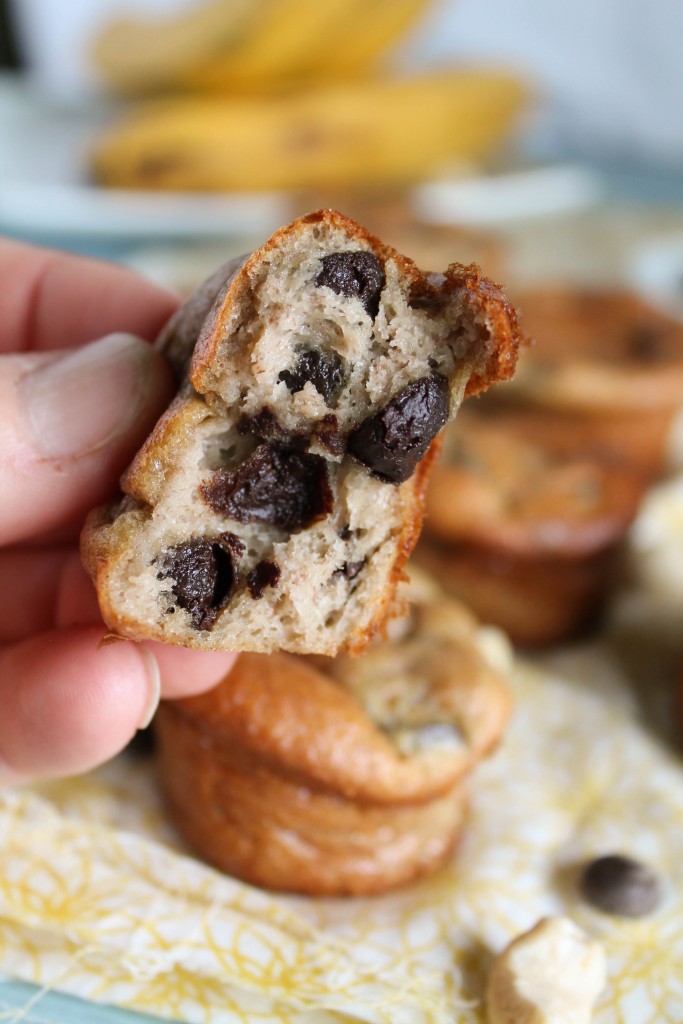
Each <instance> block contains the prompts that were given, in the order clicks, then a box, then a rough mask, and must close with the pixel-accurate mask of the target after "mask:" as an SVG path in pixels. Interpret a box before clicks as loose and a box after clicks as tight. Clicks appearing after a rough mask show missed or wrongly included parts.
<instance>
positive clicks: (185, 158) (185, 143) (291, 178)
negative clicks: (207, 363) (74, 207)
mask: <svg viewBox="0 0 683 1024" xmlns="http://www.w3.org/2000/svg"><path fill="white" fill-rule="evenodd" d="M524 95H525V90H524V87H523V86H522V84H521V83H520V81H519V80H518V79H517V78H515V77H513V76H510V75H505V74H494V73H489V72H476V71H468V72H465V71H463V72H457V73H456V72H453V73H448V74H441V75H437V76H430V77H420V78H413V79H394V80H391V79H382V80H371V81H366V82H354V83H353V84H350V85H344V86H341V85H339V86H328V87H326V88H322V87H318V88H315V89H309V90H307V91H304V92H297V93H293V94H289V95H282V96H279V97H268V98H265V97H260V98H259V97H253V96H252V97H248V98H243V99H239V98H231V99H228V98H225V99H217V98H197V99H179V100H168V101H164V102H159V103H154V104H151V105H148V106H147V107H146V108H142V109H140V110H138V112H137V113H134V114H132V115H130V116H129V117H128V118H127V119H126V120H124V121H123V122H122V123H121V124H119V125H118V126H116V127H113V128H112V129H111V130H110V131H109V133H108V134H107V135H105V136H104V138H102V140H101V141H100V142H99V144H98V145H97V147H96V149H95V152H94V160H93V163H94V170H95V174H96V176H97V178H98V179H99V180H100V181H101V182H103V183H105V184H107V185H111V186H118V187H128V188H141V189H170V190H178V189H181V190H196V191H204V190H206V191H232V190H237V191H244V190H248V191H253V190H272V189H287V188H301V187H304V188H305V187H320V186H323V187H331V186H335V187H336V186H346V185H357V184H372V183H388V182H395V183H399V182H409V181H414V180H418V179H420V178H423V177H425V176H426V175H429V174H432V173H434V172H435V171H437V170H438V168H439V167H440V166H441V165H443V164H444V163H446V162H450V161H453V160H458V159H467V160H471V159H478V158H481V157H484V156H485V155H486V154H487V153H488V152H489V151H491V150H492V149H493V148H494V147H495V146H496V145H497V144H498V143H499V142H500V140H501V138H502V136H503V135H504V133H505V131H506V130H507V129H508V128H509V127H510V124H511V121H512V119H513V117H514V115H515V114H516V113H517V112H518V111H519V109H520V107H521V105H522V103H523V100H524Z"/></svg>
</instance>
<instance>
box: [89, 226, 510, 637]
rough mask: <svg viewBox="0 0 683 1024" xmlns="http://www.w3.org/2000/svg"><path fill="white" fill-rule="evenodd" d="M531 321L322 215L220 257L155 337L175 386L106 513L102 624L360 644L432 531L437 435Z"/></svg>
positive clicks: (92, 528) (504, 373)
mask: <svg viewBox="0 0 683 1024" xmlns="http://www.w3.org/2000/svg"><path fill="white" fill-rule="evenodd" d="M518 344H519V332H518V327H517V318H516V315H515V312H514V310H513V309H512V308H511V307H510V305H509V304H508V302H507V301H506V299H505V297H504V295H503V294H502V293H501V291H500V290H499V289H498V288H497V286H495V285H494V284H493V283H492V282H491V281H489V280H488V279H487V278H485V277H482V275H481V274H480V272H479V269H478V268H477V267H476V266H474V265H472V266H469V267H463V266H461V265H460V264H453V265H451V266H450V267H449V268H448V270H447V271H446V272H445V274H443V275H433V274H424V273H422V272H421V271H420V270H418V268H417V267H416V266H415V264H414V263H412V262H411V261H410V260H409V259H407V258H405V257H403V256H401V255H400V254H399V253H397V252H396V251H395V250H393V249H391V248H389V247H387V246H385V245H383V244H382V243H381V242H380V241H379V240H378V239H376V238H375V237H373V236H372V235H370V234H369V233H368V232H366V231H365V230H364V229H363V228H361V227H359V226H358V225H357V224H355V223H354V222H353V221H350V220H348V219H347V218H346V217H343V216H342V215H341V214H338V213H335V212H333V211H329V210H324V211H320V212H317V213H313V214H309V215H307V216H305V217H302V218H300V219H299V220H297V221H295V222H294V223H293V224H291V225H289V226H288V227H285V228H283V229H282V230H280V231H278V232H277V233H276V234H275V235H274V236H273V237H272V238H271V239H270V240H269V241H268V242H267V243H266V244H265V245H264V246H263V247H262V248H261V249H258V250H257V251H256V252H254V253H252V255H251V256H249V257H248V258H246V259H245V260H244V261H241V262H240V263H238V264H237V266H235V264H232V265H227V266H226V267H224V268H221V270H220V271H219V272H217V274H216V275H214V277H213V278H212V279H210V280H209V281H208V282H207V283H206V284H205V285H204V286H202V288H200V289H199V291H198V292H197V293H195V295H193V296H192V297H191V298H190V299H189V300H188V302H187V303H186V304H185V305H184V306H183V307H182V308H181V309H180V311H179V312H178V314H176V316H175V317H174V319H173V320H172V321H171V322H170V324H169V325H168V327H167V328H166V330H165V331H164V333H163V334H162V337H161V339H160V346H161V349H162V351H164V352H165V353H166V354H167V356H168V358H169V359H170V361H171V362H172V364H173V365H174V366H175V367H176V369H177V370H178V372H179V373H180V374H181V375H182V385H181V388H180V391H179V393H178V395H177V397H176V398H175V400H174V402H173V403H172V405H171V406H170V407H169V409H168V410H167V412H166V413H165V414H164V416H163V417H162V418H161V420H160V421H159V423H158V424H157V426H156V428H155V429H154V431H153V433H152V434H151V436H150V437H149V439H148V440H147V442H146V443H145V445H144V446H143V448H142V449H141V451H140V452H139V453H138V455H137V456H136V458H135V459H134V461H133V463H132V465H131V466H130V468H129V469H128V471H127V472H126V474H125V475H124V477H123V480H122V487H123V491H124V496H123V497H122V498H120V499H119V500H118V501H116V502H115V503H114V504H112V505H110V506H109V507H107V508H104V509H100V510H98V511H96V512H95V513H93V514H92V515H91V516H90V518H89V520H88V522H87V524H86V528H85V531H84V535H83V555H84V561H85V564H86V567H87V568H88V570H89V571H90V573H91V575H92V577H93V579H94V580H95V583H96V586H97V591H98V596H99V600H100V607H101V609H102V614H103V616H104V619H105V621H106V623H107V624H108V626H109V627H110V628H111V629H112V630H114V631H116V632H117V633H119V634H120V635H122V636H127V637H133V638H138V639H157V640H162V641H166V642H168V643H174V644H182V645H184V646H187V647H199V648H207V649H232V650H241V651H252V652H266V653H268V652H271V651H275V650H284V651H290V652H295V653H316V654H328V655H330V654H335V653H336V652H337V651H339V650H351V651H358V650H361V649H362V648H363V647H364V646H365V645H366V643H367V642H368V640H369V639H370V638H371V637H372V636H373V634H374V633H375V632H376V630H377V629H378V628H379V627H380V626H381V625H382V623H383V622H384V620H385V619H386V616H387V614H388V612H389V610H390V608H391V605H392V601H393V598H394V591H395V587H396V583H397V581H398V579H399V578H400V575H401V569H402V566H403V565H404V563H405V561H406V559H407V557H408V555H409V554H410V551H411V550H412V548H413V547H414V545H415V542H416V540H417V537H418V534H419V530H420V526H421V521H422V514H423V494H424V488H425V485H426V478H427V473H428V469H429V466H430V463H431V460H432V457H433V455H434V454H435V446H434V444H433V442H434V439H435V438H436V437H437V435H438V434H439V432H440V431H441V429H442V428H443V426H444V425H445V424H446V422H447V421H448V420H449V419H451V418H452V417H453V416H454V415H455V412H456V411H457V409H458V407H459V405H460V403H461V401H462V399H463V398H464V397H465V396H466V395H469V394H475V393H477V392H479V391H482V390H484V389H486V388H487V387H488V386H489V385H490V384H492V383H494V382H495V381H497V380H502V379H506V378H509V377H511V375H512V373H513V371H514V367H515V362H516V357H517V349H518Z"/></svg>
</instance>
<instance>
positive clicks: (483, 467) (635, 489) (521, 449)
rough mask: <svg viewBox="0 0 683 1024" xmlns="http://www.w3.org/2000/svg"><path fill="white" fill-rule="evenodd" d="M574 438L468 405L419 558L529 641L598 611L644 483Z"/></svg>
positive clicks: (446, 456) (450, 443) (573, 628)
mask: <svg viewBox="0 0 683 1024" xmlns="http://www.w3.org/2000/svg"><path fill="white" fill-rule="evenodd" d="M484 408H490V407H484ZM574 449H575V446H574V445H567V444H566V443H565V442H564V439H563V438H562V437H561V436H558V437H555V436H553V434H552V433H551V432H545V431H543V432H540V433H539V432H537V431H536V430H535V428H534V427H533V425H532V424H530V423H529V422H528V420H527V419H526V417H524V416H523V415H519V414H518V412H517V411H516V410H500V409H498V410H497V411H496V414H495V415H493V414H491V413H490V412H489V413H486V412H485V411H483V409H482V410H478V411H476V412H475V411H470V410H469V409H465V410H464V411H463V412H462V414H461V416H460V417H459V418H458V421H457V424H456V425H455V427H454V428H452V429H451V430H450V432H449V433H448V434H447V437H446V440H445V443H444V448H443V452H442V457H441V460H440V462H439V463H438V464H437V466H436V468H435V471H434V475H433V478H432V482H431V486H430V488H429V491H428V494H427V519H426V531H425V532H426V537H425V539H424V540H423V542H422V543H421V545H420V549H419V553H418V558H419V561H420V564H422V565H423V566H424V567H425V568H426V569H428V570H429V571H431V572H432V573H434V574H435V575H436V577H437V578H438V579H439V581H440V582H441V583H442V585H443V586H444V587H445V588H446V589H447V590H448V592H449V593H451V594H454V595H455V596H457V597H459V598H460V599H461V600H464V601H465V602H466V603H467V604H469V606H470V607H471V608H472V609H473V610H474V611H475V612H476V614H477V615H478V616H479V617H480V618H481V619H483V620H484V621H486V622H492V623H495V624H496V625H498V626H500V627H502V628H503V629H505V631H506V632H508V633H509V635H510V637H511V639H512V640H513V641H514V642H515V643H518V644H521V645H524V646H537V645H543V644H548V643H553V642H557V641H559V640H564V639H567V638H569V637H572V636H574V635H576V634H577V633H579V632H580V631H582V630H583V629H584V628H585V627H586V626H587V625H589V624H590V623H591V622H593V621H595V618H596V613H597V611H598V610H599V608H600V605H601V602H602V599H603V597H604V595H605V593H606V591H607V590H608V588H609V584H610V582H611V578H612V572H613V569H614V566H615V563H616V559H617V555H618V552H619V548H620V544H621V541H622V539H623V537H624V535H625V533H626V530H627V528H628V526H629V525H630V523H631V521H632V519H633V517H634V516H635V514H636V511H637V509H638V505H639V502H640V499H641V496H642V493H643V489H644V486H645V483H644V479H643V477H642V476H641V475H640V474H638V473H635V472H633V470H632V469H631V468H630V467H628V466H626V465H625V464H623V463H621V462H615V461H613V460H610V459H608V458H606V457H604V456H603V457H601V458H598V457H597V456H596V455H595V454H594V452H593V451H589V452H588V453H580V452H578V451H576V450H574Z"/></svg>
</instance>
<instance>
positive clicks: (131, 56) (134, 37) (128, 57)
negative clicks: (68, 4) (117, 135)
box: [91, 0, 431, 94]
mask: <svg viewBox="0 0 683 1024" xmlns="http://www.w3.org/2000/svg"><path fill="white" fill-rule="evenodd" d="M430 2H431V0H372V2H368V0H204V2H203V3H202V4H200V5H199V6H195V7H193V8H191V9H190V10H188V11H183V12H181V13H176V14H174V15H173V16H172V17H168V16H165V17H160V16H158V15H157V16H156V17H151V16H148V17H146V18H143V17H140V16H137V17H130V16H120V17H117V18H115V19H114V20H112V21H111V22H110V23H109V24H107V25H106V26H105V27H104V29H103V30H102V31H101V32H100V33H99V35H98V36H97V37H96V39H95V41H94V43H93V45H92V53H91V58H92V61H93V64H94V65H95V67H96V68H97V70H98V71H99V73H100V75H101V76H102V77H103V78H104V79H105V80H106V81H107V82H108V83H109V84H110V85H112V86H113V87H114V88H115V89H116V90H118V91H119V92H123V93H128V94H136V93H137V94H143V93H150V92H161V91H164V90H166V91H168V90H171V91H176V92H177V91H188V90H189V91H206V92H216V93H234V92H236V91H247V92H256V93H259V92H264V91H268V90H272V89H273V88H274V87H278V86H280V85H282V84H283V83H285V82H289V83H292V82H296V81H302V80H304V79H307V78H312V79H315V80H321V79H329V78H334V77H340V76H342V75H344V74H347V73H349V72H355V71H358V70H362V69H364V68H367V67H368V65H369V64H371V63H372V61H374V60H375V59H376V58H377V56H378V55H379V54H380V53H382V52H383V51H384V50H386V49H387V47H389V46H390V45H391V44H392V43H394V42H396V40H397V39H399V38H400V37H401V36H402V35H403V34H404V33H405V31H406V30H407V29H408V28H409V27H410V25H411V24H412V23H413V22H414V21H415V20H416V19H417V18H418V17H419V15H420V14H421V13H422V12H423V11H424V9H425V8H426V7H427V6H428V5H429V3H430Z"/></svg>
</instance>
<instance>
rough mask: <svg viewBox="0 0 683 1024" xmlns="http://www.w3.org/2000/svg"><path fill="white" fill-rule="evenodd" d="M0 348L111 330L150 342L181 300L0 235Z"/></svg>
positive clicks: (69, 343) (107, 269)
mask: <svg viewBox="0 0 683 1024" xmlns="http://www.w3.org/2000/svg"><path fill="white" fill-rule="evenodd" d="M0 280H1V281H2V288H1V289H0V352H22V351H27V350H30V349H59V348H76V347H79V346H80V345H83V344H85V343H86V342H88V341H91V340H92V339H93V338H99V337H101V336H102V335H105V334H109V333H111V332H113V331H126V332H130V333H131V334H137V335H139V336H140V337H142V338H146V339H147V340H151V339H153V338H154V337H155V336H156V335H157V334H158V332H159V330H160V329H161V327H162V326H163V325H164V323H165V322H166V320H168V318H169V317H170V315H171V313H173V312H174V310H175V308H176V307H177V305H178V298H177V297H176V296H175V295H172V294H171V293H170V292H167V291H166V290H165V289H163V288H160V287H159V286H158V285H155V284H152V283H151V282H150V281H147V280H145V278H142V277H139V276H138V275H137V274H134V273H133V272H132V271H130V270H127V269H125V268H124V267H119V266H116V265H115V264H109V263H103V262H101V261H99V260H93V259H86V258H84V257H81V256H72V255H69V254H67V253H60V252H56V251H53V250H49V249H39V248H36V247H34V246H30V245H24V244H22V243H19V242H12V241H9V240H8V239H0Z"/></svg>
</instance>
